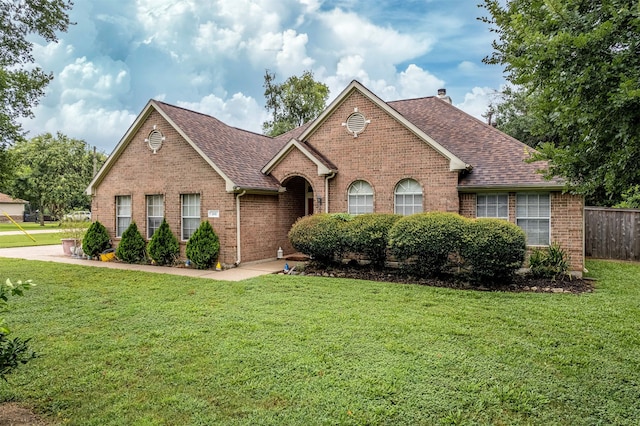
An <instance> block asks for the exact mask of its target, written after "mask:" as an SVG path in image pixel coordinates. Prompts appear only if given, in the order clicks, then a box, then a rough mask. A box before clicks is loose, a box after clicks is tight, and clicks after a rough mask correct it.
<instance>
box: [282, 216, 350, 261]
mask: <svg viewBox="0 0 640 426" xmlns="http://www.w3.org/2000/svg"><path fill="white" fill-rule="evenodd" d="M351 220H352V216H351V215H348V214H344V213H338V214H327V213H316V214H314V215H311V216H305V217H302V218H300V219H298V220H297V221H296V223H294V224H293V226H292V227H291V230H290V231H289V241H290V242H291V245H292V246H293V248H295V249H296V250H297V251H299V252H301V253H304V254H306V255H308V256H311V258H312V259H313V260H314V261H316V262H318V263H320V264H323V265H328V264H329V263H331V262H332V261H334V260H335V259H336V258H337V257H340V256H341V255H342V253H343V252H344V249H345V246H346V233H345V232H344V230H345V228H346V225H345V224H347V223H350V221H351Z"/></svg>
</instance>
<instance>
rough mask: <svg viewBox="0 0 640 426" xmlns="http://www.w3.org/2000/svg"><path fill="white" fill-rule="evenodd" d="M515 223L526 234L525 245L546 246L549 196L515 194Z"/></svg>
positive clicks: (547, 240) (549, 226)
mask: <svg viewBox="0 0 640 426" xmlns="http://www.w3.org/2000/svg"><path fill="white" fill-rule="evenodd" d="M516 224H517V225H518V226H519V227H521V228H522V229H523V230H524V232H525V233H526V234H527V245H530V246H547V245H549V243H550V234H551V231H550V229H551V197H550V195H549V194H548V193H547V194H530V193H520V194H517V195H516Z"/></svg>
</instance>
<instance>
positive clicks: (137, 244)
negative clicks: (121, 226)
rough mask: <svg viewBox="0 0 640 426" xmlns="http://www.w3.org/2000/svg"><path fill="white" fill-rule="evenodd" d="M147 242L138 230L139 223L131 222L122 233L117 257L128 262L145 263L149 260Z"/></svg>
mask: <svg viewBox="0 0 640 426" xmlns="http://www.w3.org/2000/svg"><path fill="white" fill-rule="evenodd" d="M146 248H147V243H146V242H145V240H144V237H142V234H140V231H139V230H138V225H136V223H135V222H131V224H130V225H129V227H128V228H127V229H125V231H124V232H123V233H122V239H121V240H120V244H118V247H117V248H116V257H117V258H118V259H120V260H121V261H123V262H127V263H143V262H145V261H146V260H147V252H146Z"/></svg>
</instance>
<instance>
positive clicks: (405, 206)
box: [393, 178, 423, 216]
mask: <svg viewBox="0 0 640 426" xmlns="http://www.w3.org/2000/svg"><path fill="white" fill-rule="evenodd" d="M422 200H423V199H422V186H420V183H419V182H418V181H417V180H415V179H410V178H409V179H403V180H401V181H400V182H398V184H397V185H396V187H395V189H394V191H393V202H394V208H393V211H394V212H395V213H396V214H401V215H405V216H406V215H410V214H414V213H422V211H423V205H422Z"/></svg>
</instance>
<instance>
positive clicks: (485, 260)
mask: <svg viewBox="0 0 640 426" xmlns="http://www.w3.org/2000/svg"><path fill="white" fill-rule="evenodd" d="M289 239H290V241H291V243H292V245H293V247H294V248H295V249H296V250H298V251H300V252H302V253H305V254H307V255H310V256H311V257H312V258H313V259H314V260H315V261H317V262H319V263H322V264H329V263H331V262H334V261H337V260H342V257H343V255H344V254H345V253H354V254H355V255H361V256H364V257H366V258H367V259H369V260H371V262H372V264H373V265H374V266H375V267H383V266H384V265H385V262H386V261H387V260H388V256H389V255H391V256H393V257H394V258H395V259H396V260H397V261H398V262H400V264H401V266H402V267H403V268H405V269H406V270H407V271H409V272H410V273H413V274H416V275H419V276H426V277H432V276H440V275H444V274H449V273H451V272H452V271H457V272H458V273H464V274H465V275H468V277H469V278H470V279H472V280H475V281H481V282H487V281H490V280H493V279H508V278H510V277H511V276H512V275H513V274H514V273H515V271H517V270H518V268H520V267H521V266H522V264H523V262H524V258H525V252H526V237H525V234H524V232H523V231H522V229H520V228H519V227H518V226H516V225H514V224H512V223H510V222H507V221H504V220H500V219H467V218H464V217H462V216H460V215H458V214H455V213H441V212H431V213H419V214H414V215H410V216H400V215H395V214H377V213H372V214H364V215H359V216H350V215H347V214H343V213H341V214H326V213H322V214H315V215H313V216H307V217H304V218H301V219H299V220H298V221H297V222H296V223H295V224H294V225H293V227H292V228H291V231H290V232H289Z"/></svg>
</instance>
